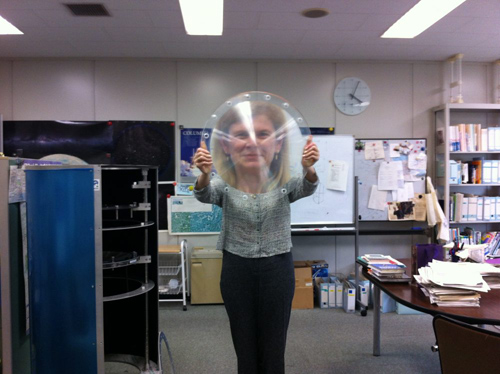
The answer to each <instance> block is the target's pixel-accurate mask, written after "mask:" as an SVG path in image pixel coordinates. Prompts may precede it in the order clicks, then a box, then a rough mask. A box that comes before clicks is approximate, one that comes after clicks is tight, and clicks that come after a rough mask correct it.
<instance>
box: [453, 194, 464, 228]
mask: <svg viewBox="0 0 500 374" xmlns="http://www.w3.org/2000/svg"><path fill="white" fill-rule="evenodd" d="M455 197H456V202H455V217H454V220H455V221H456V222H460V221H461V220H462V206H463V203H464V194H463V193H459V192H457V193H456V194H455Z"/></svg>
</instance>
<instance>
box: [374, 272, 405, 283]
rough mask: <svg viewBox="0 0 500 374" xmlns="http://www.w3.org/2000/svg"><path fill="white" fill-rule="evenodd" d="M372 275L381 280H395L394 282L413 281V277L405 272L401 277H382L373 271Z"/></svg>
mask: <svg viewBox="0 0 500 374" xmlns="http://www.w3.org/2000/svg"><path fill="white" fill-rule="evenodd" d="M370 275H371V276H372V277H373V278H375V279H377V280H379V281H380V282H393V283H396V282H398V283H409V282H411V277H410V276H409V275H407V274H403V276H402V277H401V278H390V277H380V276H378V275H375V274H373V273H370Z"/></svg>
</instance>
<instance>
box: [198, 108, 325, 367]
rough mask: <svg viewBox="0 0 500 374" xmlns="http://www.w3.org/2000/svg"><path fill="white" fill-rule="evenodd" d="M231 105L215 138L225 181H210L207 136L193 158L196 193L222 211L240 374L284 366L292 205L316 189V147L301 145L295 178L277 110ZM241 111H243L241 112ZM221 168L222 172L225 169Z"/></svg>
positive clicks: (226, 290) (221, 242) (228, 302)
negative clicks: (300, 174) (299, 168)
mask: <svg viewBox="0 0 500 374" xmlns="http://www.w3.org/2000/svg"><path fill="white" fill-rule="evenodd" d="M244 104H248V105H250V107H249V108H246V110H243V111H242V110H241V108H235V109H232V110H230V111H228V112H227V113H226V114H225V115H224V116H223V117H222V118H221V120H220V121H219V122H218V124H217V127H216V129H214V132H213V135H212V136H216V137H217V139H220V140H219V141H215V142H214V141H212V143H213V147H212V151H213V152H214V155H217V157H216V162H217V164H216V168H217V171H218V172H219V174H221V175H222V176H223V178H224V180H223V179H222V178H220V177H218V176H217V177H214V178H213V179H212V180H210V173H211V169H212V156H211V154H210V152H209V151H208V150H207V149H206V146H205V144H204V143H203V142H202V144H201V147H200V148H198V150H197V151H196V154H195V156H194V162H195V165H196V166H197V167H198V168H199V169H200V171H201V175H200V176H199V177H198V179H197V181H196V184H195V196H196V198H197V199H198V200H199V201H201V202H204V203H211V204H216V205H218V206H220V207H222V209H223V219H222V230H221V233H220V236H219V239H218V242H217V249H219V250H223V264H222V274H221V284H220V285H221V293H222V297H223V299H224V304H225V307H226V311H227V314H228V317H229V322H230V327H231V335H232V338H233V344H234V348H235V351H236V355H237V358H238V373H239V374H257V373H259V374H267V373H273V374H280V373H284V372H285V345H286V333H287V329H288V323H289V320H290V311H291V305H292V299H293V294H294V291H295V276H294V268H293V258H292V255H291V252H290V249H291V247H292V241H291V230H290V203H292V202H294V201H296V200H298V199H300V198H302V197H306V196H309V195H311V194H313V193H314V191H315V189H316V187H317V184H318V177H317V175H316V171H315V169H314V167H313V165H314V164H315V163H316V161H318V159H319V151H318V148H317V146H316V144H314V143H313V142H312V137H311V136H310V137H309V138H308V140H307V144H306V146H305V147H304V149H303V154H302V162H301V163H302V167H303V169H304V171H305V177H303V178H302V177H293V178H291V177H290V174H289V165H288V151H289V149H288V141H287V136H286V134H287V131H286V126H287V124H286V121H285V117H284V116H283V114H282V111H281V109H280V108H278V107H277V106H275V105H273V104H267V103H259V102H257V103H255V102H252V103H251V104H250V103H244ZM242 112H243V113H242ZM221 171H223V172H221Z"/></svg>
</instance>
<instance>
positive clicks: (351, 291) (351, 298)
mask: <svg viewBox="0 0 500 374" xmlns="http://www.w3.org/2000/svg"><path fill="white" fill-rule="evenodd" d="M343 295H344V297H343V300H342V302H343V308H344V311H345V312H346V313H354V312H355V310H356V288H355V287H354V285H353V284H352V283H351V282H349V281H344V292H343Z"/></svg>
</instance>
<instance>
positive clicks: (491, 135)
mask: <svg viewBox="0 0 500 374" xmlns="http://www.w3.org/2000/svg"><path fill="white" fill-rule="evenodd" d="M495 150H496V148H495V128H494V127H488V151H495Z"/></svg>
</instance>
